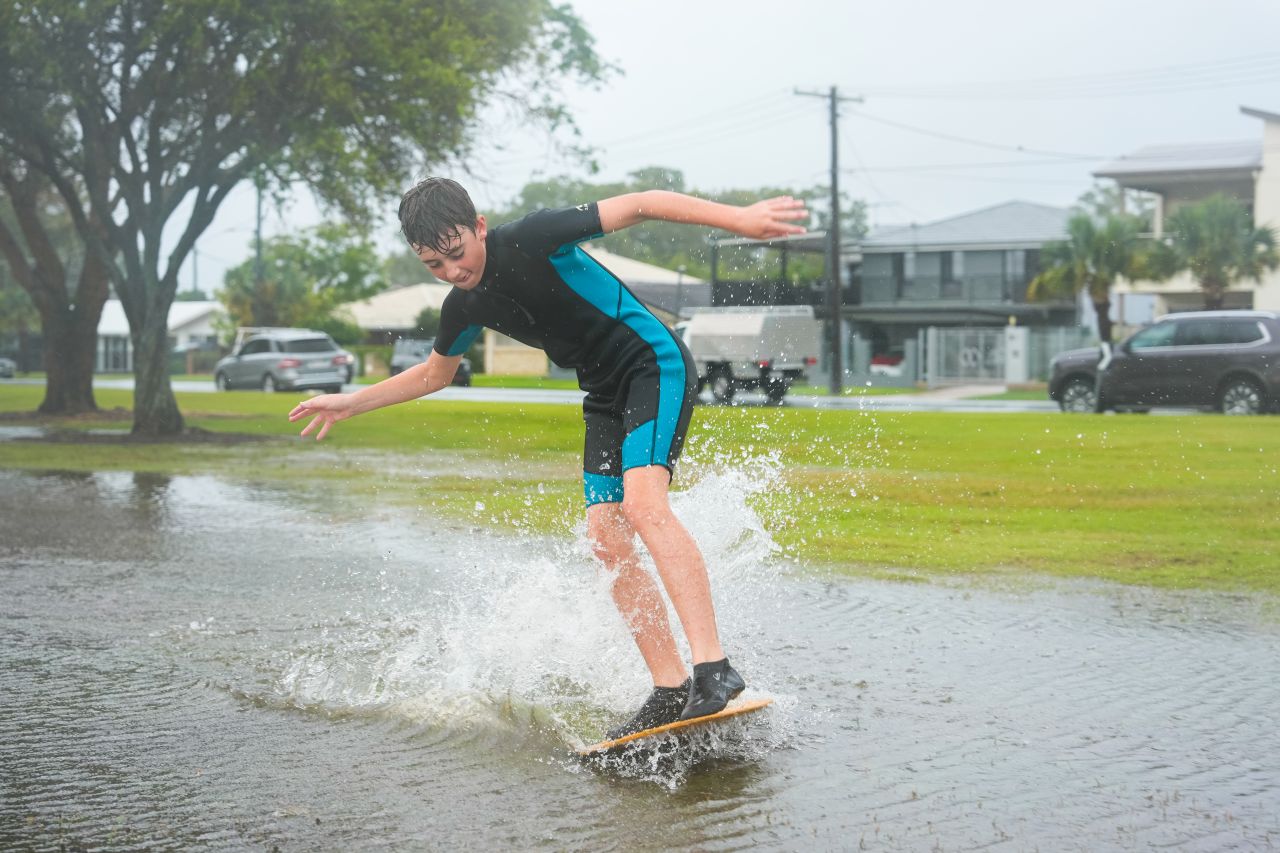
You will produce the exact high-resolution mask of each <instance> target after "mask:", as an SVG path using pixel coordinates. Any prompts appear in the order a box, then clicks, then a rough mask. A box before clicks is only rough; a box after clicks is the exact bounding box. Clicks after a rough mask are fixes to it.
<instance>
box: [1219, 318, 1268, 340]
mask: <svg viewBox="0 0 1280 853" xmlns="http://www.w3.org/2000/svg"><path fill="white" fill-rule="evenodd" d="M1218 324H1219V331H1218V336H1219V339H1220V340H1221V342H1222V343H1224V344H1251V343H1253V342H1254V341H1260V340H1262V338H1263V334H1262V327H1261V326H1259V325H1258V322H1257V321H1256V320H1219V321H1218Z"/></svg>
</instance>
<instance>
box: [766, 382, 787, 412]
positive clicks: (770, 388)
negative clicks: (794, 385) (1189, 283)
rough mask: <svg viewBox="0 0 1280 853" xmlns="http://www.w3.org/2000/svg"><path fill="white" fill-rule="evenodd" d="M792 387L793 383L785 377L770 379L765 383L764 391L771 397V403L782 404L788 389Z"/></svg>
mask: <svg viewBox="0 0 1280 853" xmlns="http://www.w3.org/2000/svg"><path fill="white" fill-rule="evenodd" d="M790 387H791V383H790V382H788V381H787V380H785V379H770V380H768V381H766V382H765V384H764V393H765V396H766V397H768V398H769V402H770V403H772V404H773V405H775V406H780V405H782V400H783V398H784V397H786V396H787V389H788V388H790Z"/></svg>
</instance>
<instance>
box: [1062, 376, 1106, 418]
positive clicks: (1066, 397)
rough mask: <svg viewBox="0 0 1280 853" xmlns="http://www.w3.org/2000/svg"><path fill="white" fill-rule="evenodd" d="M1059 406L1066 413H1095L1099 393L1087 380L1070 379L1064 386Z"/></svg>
mask: <svg viewBox="0 0 1280 853" xmlns="http://www.w3.org/2000/svg"><path fill="white" fill-rule="evenodd" d="M1058 405H1059V406H1061V407H1062V411H1064V412H1077V413H1084V412H1093V411H1096V410H1097V406H1098V392H1097V390H1096V389H1095V388H1094V384H1093V383H1092V382H1090V381H1089V380H1087V379H1079V378H1077V379H1070V380H1068V381H1067V384H1065V385H1063V386H1062V392H1061V399H1059V401H1058Z"/></svg>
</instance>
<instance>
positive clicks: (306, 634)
mask: <svg viewBox="0 0 1280 853" xmlns="http://www.w3.org/2000/svg"><path fill="white" fill-rule="evenodd" d="M770 486H771V480H770V471H769V466H768V465H762V466H758V467H756V468H749V467H738V468H732V469H730V470H727V471H722V472H720V473H718V474H716V475H707V476H704V477H703V478H702V479H701V480H700V481H699V482H698V484H697V485H696V486H695V487H694V489H693V490H692V491H691V493H688V494H685V495H683V496H682V497H681V500H680V503H679V510H680V512H681V514H682V515H683V516H684V517H685V518H686V520H687V521H688V522H689V524H690V525H691V526H692V527H693V528H694V529H695V531H696V533H697V535H698V537H699V538H700V540H702V541H703V542H704V543H706V545H707V553H708V554H709V556H710V562H711V570H712V573H713V582H714V583H715V586H716V592H717V596H718V598H719V603H720V609H721V621H722V623H723V628H724V631H725V634H726V637H725V639H726V644H727V646H728V648H729V649H730V653H731V654H732V655H733V656H734V657H735V661H736V662H737V663H738V664H739V665H740V668H741V669H742V670H743V671H744V673H745V674H746V675H747V677H748V680H749V681H750V682H751V689H752V690H754V691H756V692H758V693H760V694H767V695H771V696H773V697H774V698H775V700H776V701H775V705H774V707H772V708H771V709H769V710H768V711H766V712H762V714H759V715H753V717H752V718H751V719H750V720H749V721H744V722H743V723H742V724H741V725H735V726H726V727H723V728H721V729H717V730H715V731H713V732H706V733H704V734H703V735H701V736H699V737H697V738H692V739H685V740H681V741H677V742H671V743H668V744H664V745H662V748H661V750H660V752H659V754H656V755H642V756H632V757H631V758H630V759H629V760H628V761H626V762H624V763H622V764H620V765H616V766H612V767H608V768H604V769H601V768H598V767H592V766H589V765H584V764H582V763H580V762H579V761H578V760H576V759H575V758H574V757H573V755H572V751H573V749H574V748H575V747H576V746H578V745H580V744H582V743H585V742H589V741H591V740H593V739H596V738H597V737H598V736H599V734H600V731H601V729H602V728H603V727H604V725H605V724H606V723H607V722H609V721H611V720H612V719H613V718H614V717H615V716H617V715H620V714H621V713H623V712H625V711H626V710H628V709H629V708H630V706H631V705H632V704H633V703H634V702H635V701H637V700H638V698H640V697H642V696H643V695H644V693H645V690H646V684H645V679H644V673H643V670H642V668H641V666H640V664H639V660H638V657H637V656H636V654H635V652H634V650H633V647H632V646H631V643H630V640H629V639H628V638H627V636H626V634H625V631H624V629H623V626H622V624H621V621H620V620H619V618H618V616H617V615H616V613H615V612H614V610H613V607H612V605H611V603H610V602H609V599H608V595H607V592H606V590H605V589H604V587H603V586H602V584H601V582H600V579H599V577H598V576H597V574H596V572H595V571H594V568H593V566H592V564H591V562H590V560H589V558H588V557H587V555H586V554H585V552H584V551H583V550H582V549H581V548H579V547H577V546H576V545H574V544H573V543H568V542H557V541H548V540H537V539H530V538H528V537H524V536H520V537H517V536H500V535H495V534H493V533H491V532H487V531H485V530H482V529H480V528H478V527H472V526H471V525H469V524H466V523H459V522H445V521H440V520H436V519H429V518H424V517H422V516H419V515H410V514H396V513H394V512H392V511H380V510H378V509H377V508H373V509H371V510H368V511H366V512H364V513H358V512H353V511H352V507H350V506H344V505H342V504H341V502H340V501H338V500H337V499H335V498H333V497H332V496H317V495H290V494H287V493H284V492H275V491H270V490H264V489H258V488H247V487H242V486H239V485H235V484H230V483H226V482H223V481H220V480H218V479H214V478H207V477H166V476H157V475H143V474H132V473H104V474H90V475H81V476H77V475H64V474H57V475H34V474H16V473H11V472H0V626H2V627H0V768H3V769H2V770H0V847H6V848H8V847H18V848H28V847H30V848H43V849H53V848H57V847H59V846H64V845H65V846H68V847H73V846H76V845H83V846H86V847H93V848H102V849H111V848H117V847H118V848H126V847H128V848H136V847H139V846H150V847H157V846H159V847H182V846H192V845H198V846H203V847H212V848H242V847H245V846H254V847H270V846H272V845H281V846H285V845H288V846H292V847H295V848H303V849H335V850H337V849H350V848H352V847H368V846H387V847H394V848H406V847H407V848H422V847H443V846H450V847H452V846H459V845H468V846H471V847H475V848H479V849H511V848H527V847H530V846H545V847H552V848H557V849H558V848H586V849H596V848H609V847H621V848H626V849H666V848H671V847H675V848H693V849H703V848H717V849H720V848H737V847H753V848H755V847H762V848H766V849H768V848H778V849H799V848H817V849H849V848H854V847H858V846H863V847H867V848H871V849H876V848H879V849H921V848H933V847H937V848H939V849H972V848H976V847H983V846H989V845H992V844H998V843H1001V842H1008V843H1009V844H1011V845H1012V846H1013V847H1014V848H1015V849H1031V848H1044V849H1106V848H1129V847H1150V846H1156V845H1165V844H1169V845H1180V846H1184V847H1191V848H1194V849H1237V848H1240V847H1265V846H1267V845H1268V844H1274V843H1275V842H1276V840H1277V839H1280V808H1277V805H1278V804H1280V770H1277V768H1276V766H1275V762H1274V760H1273V758H1274V756H1275V755H1276V754H1278V753H1280V749H1278V748H1280V735H1277V733H1276V731H1275V727H1274V725H1273V717H1274V713H1273V710H1272V709H1273V708H1274V707H1275V705H1276V703H1277V701H1280V686H1277V685H1278V684H1280V679H1278V678H1277V675H1280V672H1278V670H1280V665H1278V664H1277V663H1276V662H1277V660H1280V655H1278V654H1277V652H1280V630H1277V627H1276V624H1275V622H1274V621H1273V620H1272V619H1271V618H1270V617H1268V616H1267V615H1266V614H1264V613H1262V612H1261V605H1259V604H1257V603H1256V602H1254V601H1252V600H1250V599H1247V598H1235V597H1229V596H1217V595H1213V596H1210V595H1171V594H1156V593H1148V592H1144V591H1141V590H1124V589H1116V588H1111V587H1103V586H1079V585H1071V586H1050V587H1047V588H1040V589H1025V588H1024V589H997V590H991V589H981V588H970V587H959V586H956V587H950V586H916V585H912V586H905V585H893V584H884V583H873V582H865V581H836V580H833V581H829V582H824V581H821V580H815V579H813V577H812V576H805V577H802V576H798V575H795V574H793V573H788V572H787V571H785V570H784V568H783V564H781V563H780V562H779V561H778V560H777V559H776V557H775V556H773V551H774V548H773V545H772V542H771V541H770V540H769V538H768V535H767V533H765V532H764V530H763V529H762V527H761V525H760V524H759V521H758V519H756V518H755V515H754V513H752V512H751V510H750V509H749V507H748V503H747V498H748V496H749V495H750V494H751V493H752V492H754V491H758V490H760V489H763V488H769V487H770ZM318 497H323V498H324V499H323V500H318V499H317V498H318ZM317 507H331V509H329V510H324V509H317ZM353 519H355V520H353Z"/></svg>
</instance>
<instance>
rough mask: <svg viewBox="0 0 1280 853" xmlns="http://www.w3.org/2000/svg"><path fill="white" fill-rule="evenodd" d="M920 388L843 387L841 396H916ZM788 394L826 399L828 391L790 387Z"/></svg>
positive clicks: (811, 386)
mask: <svg viewBox="0 0 1280 853" xmlns="http://www.w3.org/2000/svg"><path fill="white" fill-rule="evenodd" d="M920 391H921V389H920V388H915V387H905V388H904V387H900V386H896V385H845V386H844V389H843V394H842V396H845V397H861V396H872V397H882V396H886V395H890V394H918V393H920ZM787 393H788V394H799V395H800V396H803V397H826V396H828V394H829V393H830V389H829V388H828V387H827V386H826V385H792V386H791V390H790V391H788V392H787Z"/></svg>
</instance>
